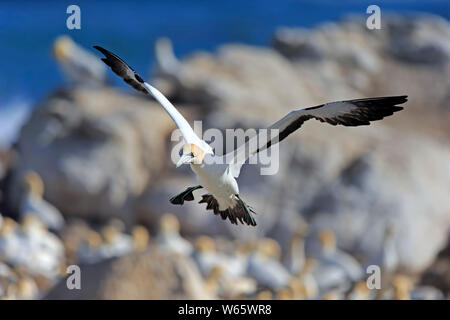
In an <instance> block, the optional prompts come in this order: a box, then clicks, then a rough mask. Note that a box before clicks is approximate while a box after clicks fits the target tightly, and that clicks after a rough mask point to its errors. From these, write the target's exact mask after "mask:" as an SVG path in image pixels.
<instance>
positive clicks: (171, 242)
mask: <svg viewBox="0 0 450 320" xmlns="http://www.w3.org/2000/svg"><path fill="white" fill-rule="evenodd" d="M159 228H160V230H159V232H158V234H157V236H156V244H157V245H158V247H159V248H160V249H161V250H162V251H164V252H170V253H176V254H181V255H183V256H190V255H191V254H192V252H193V251H194V247H193V246H192V244H191V243H190V242H189V241H187V240H186V239H184V238H183V237H181V235H180V222H178V219H177V217H175V216H174V215H173V214H164V215H163V216H162V217H161V220H160V221H159Z"/></svg>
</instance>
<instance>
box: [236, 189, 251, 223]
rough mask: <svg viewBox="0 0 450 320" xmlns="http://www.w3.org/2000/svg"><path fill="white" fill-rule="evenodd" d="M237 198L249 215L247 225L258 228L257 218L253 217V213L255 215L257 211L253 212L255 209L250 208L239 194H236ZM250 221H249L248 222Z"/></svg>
mask: <svg viewBox="0 0 450 320" xmlns="http://www.w3.org/2000/svg"><path fill="white" fill-rule="evenodd" d="M236 198H237V199H238V201H239V202H240V203H241V205H242V207H243V208H244V210H245V213H246V214H247V216H246V218H245V219H246V221H245V222H246V223H247V224H249V225H252V226H256V221H255V218H254V217H253V213H255V211H253V209H252V208H251V207H249V206H248V205H247V204H246V203H245V202H244V200H242V198H241V196H240V195H239V194H236ZM247 220H248V221H247Z"/></svg>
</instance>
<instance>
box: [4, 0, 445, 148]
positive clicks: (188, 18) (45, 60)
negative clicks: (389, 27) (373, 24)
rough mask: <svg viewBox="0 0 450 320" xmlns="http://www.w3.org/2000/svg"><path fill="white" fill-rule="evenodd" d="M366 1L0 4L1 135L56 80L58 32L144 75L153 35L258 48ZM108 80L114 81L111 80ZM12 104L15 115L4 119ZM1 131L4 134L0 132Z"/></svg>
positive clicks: (427, 2)
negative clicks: (74, 22) (75, 16)
mask: <svg viewBox="0 0 450 320" xmlns="http://www.w3.org/2000/svg"><path fill="white" fill-rule="evenodd" d="M70 4H77V5H79V6H80V8H81V30H68V29H67V28H66V19H67V17H68V14H67V13H66V8H67V6H69V5H70ZM370 4H375V3H374V1H366V0H344V1H332V0H322V1H314V0H286V1H274V0H257V1H242V0H228V1H207V0H178V1H175V0H153V1H148V2H144V1H137V0H131V1H118V0H109V1H87V0H77V1H50V0H41V1H2V2H0V41H1V50H0V67H1V70H2V72H1V74H0V98H1V99H0V127H2V128H3V129H2V133H1V134H2V137H8V139H10V137H13V136H14V134H13V133H11V132H10V130H13V128H15V127H17V125H15V123H16V122H17V124H18V123H20V121H21V119H23V117H24V114H23V112H24V111H23V110H24V104H25V102H27V103H28V104H29V105H34V103H35V102H36V101H37V100H39V99H40V98H42V97H44V96H45V95H46V94H48V92H49V91H50V90H51V89H52V88H54V87H57V86H58V85H60V84H61V83H62V82H63V79H62V76H61V74H60V72H59V70H58V68H57V67H56V64H55V63H54V62H53V60H52V58H51V46H52V43H53V41H54V39H55V37H57V36H58V35H62V34H68V35H69V36H71V37H72V38H73V39H74V40H75V41H76V42H78V43H80V44H81V45H83V46H85V47H88V48H89V47H92V45H95V44H97V45H101V46H104V47H106V48H109V49H111V50H113V51H114V52H118V53H120V55H121V56H123V57H126V59H127V61H129V63H130V64H131V65H133V66H134V67H135V69H137V70H138V71H139V73H141V74H142V75H145V76H147V75H149V72H150V70H151V69H150V68H151V66H152V60H153V44H154V41H155V40H156V39H157V38H159V37H161V36H167V37H169V38H171V39H172V41H173V43H174V46H175V52H176V54H177V55H180V56H183V55H186V54H189V53H191V52H193V51H195V50H200V49H201V50H214V49H215V48H216V47H217V46H219V45H220V44H223V43H230V42H239V43H247V44H252V45H261V46H263V45H267V44H268V42H269V41H270V38H271V36H272V34H273V32H274V30H275V29H276V28H277V27H279V26H301V27H314V26H316V25H318V24H320V23H323V22H326V21H336V20H339V19H340V18H342V17H344V16H346V15H350V14H352V15H353V14H359V15H361V16H364V15H366V14H365V12H366V8H367V7H368V6H369V5H370ZM376 4H377V5H379V6H380V7H381V10H382V15H383V14H386V13H397V14H410V13H414V12H424V13H432V14H437V15H440V16H442V17H444V18H446V19H450V8H449V6H450V5H449V2H448V0H422V1H419V0H382V1H377V2H376ZM362 25H364V21H362ZM146 73H147V74H146ZM113 79H114V81H116V83H117V84H118V85H122V84H120V81H119V80H117V79H116V77H114V78H113ZM15 109H17V112H18V114H20V116H19V115H16V116H12V114H14V112H13V110H15ZM25 109H26V108H25ZM6 123H8V125H6ZM6 128H8V132H9V133H7V134H6V133H5V134H3V131H4V130H5V129H6ZM4 139H5V138H3V139H0V140H4Z"/></svg>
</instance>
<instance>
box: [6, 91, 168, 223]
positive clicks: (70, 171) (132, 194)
mask: <svg viewBox="0 0 450 320" xmlns="http://www.w3.org/2000/svg"><path fill="white" fill-rule="evenodd" d="M172 129H173V123H172V122H171V121H170V118H169V117H168V116H167V115H166V114H165V112H164V111H163V110H162V109H161V108H160V107H159V106H158V105H156V104H155V103H154V102H152V101H151V100H147V99H145V97H144V98H141V97H135V96H129V95H124V94H121V93H119V92H117V91H116V90H113V89H103V90H89V89H78V90H76V91H67V90H60V91H58V92H55V93H54V94H53V95H51V96H50V97H49V98H47V99H46V100H45V101H43V102H42V103H41V106H40V107H38V108H36V109H35V110H34V112H33V113H32V115H31V117H30V119H29V120H28V121H27V123H26V124H25V125H24V127H23V128H22V130H21V134H20V138H19V141H18V143H17V148H18V153H19V161H18V163H17V166H16V168H15V170H14V174H13V178H12V186H11V188H10V189H11V191H10V193H11V199H12V200H13V202H14V203H16V202H17V200H18V199H19V197H20V193H21V179H22V177H23V175H24V173H25V172H26V171H28V170H33V171H36V172H37V173H38V174H39V175H40V176H41V177H42V179H43V181H44V184H45V189H46V192H45V197H46V199H47V200H49V201H50V202H51V203H53V204H54V205H55V206H57V207H58V208H59V209H60V210H61V211H63V213H64V214H65V215H73V216H84V217H90V218H92V217H102V216H103V217H110V216H114V215H116V216H122V217H124V218H126V217H127V215H128V213H129V211H130V209H129V205H130V203H132V202H133V199H136V198H137V197H138V196H139V195H140V194H141V193H142V192H143V190H145V188H146V187H147V186H148V185H149V184H151V183H153V181H155V180H156V179H157V177H158V176H159V175H160V173H161V170H163V169H164V167H165V165H166V164H165V155H166V145H167V144H168V141H167V140H168V139H167V136H168V135H169V133H170V132H171V130H172Z"/></svg>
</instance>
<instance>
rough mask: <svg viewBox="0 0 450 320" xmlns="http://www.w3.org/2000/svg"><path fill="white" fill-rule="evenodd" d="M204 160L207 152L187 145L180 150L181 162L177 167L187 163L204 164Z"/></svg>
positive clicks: (191, 144) (189, 144) (179, 161)
mask: <svg viewBox="0 0 450 320" xmlns="http://www.w3.org/2000/svg"><path fill="white" fill-rule="evenodd" d="M204 158H205V151H203V149H202V148H200V147H199V146H197V145H195V144H193V143H187V144H185V145H184V146H183V148H182V149H181V150H180V160H178V162H177V167H179V166H181V165H182V164H187V163H192V164H202V162H203V159H204Z"/></svg>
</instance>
